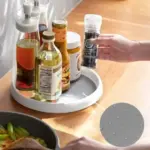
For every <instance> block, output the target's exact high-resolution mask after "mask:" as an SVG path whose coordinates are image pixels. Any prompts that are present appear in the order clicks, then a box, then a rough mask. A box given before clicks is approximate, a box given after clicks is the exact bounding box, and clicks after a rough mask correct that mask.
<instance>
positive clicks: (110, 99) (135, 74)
mask: <svg viewBox="0 0 150 150" xmlns="http://www.w3.org/2000/svg"><path fill="white" fill-rule="evenodd" d="M149 3H150V2H149V0H83V2H82V3H81V4H80V5H79V6H78V7H77V8H76V9H75V10H73V12H72V13H71V14H70V15H69V16H68V22H69V30H72V31H75V32H78V33H79V34H80V35H81V36H82V39H83V35H84V26H83V20H84V15H85V14H87V13H92V14H93V13H94V14H100V15H102V16H103V25H102V29H101V32H102V33H116V34H122V35H124V36H126V37H128V38H129V39H133V40H150V9H149ZM96 71H97V73H98V74H99V75H100V77H101V78H102V81H103V85H104V94H103V97H102V98H101V99H100V101H99V102H98V103H97V104H95V105H93V106H92V107H90V108H88V109H85V110H82V111H79V112H75V113H70V114H45V113H40V112H36V111H32V110H30V109H26V108H24V107H23V106H21V105H19V104H17V103H16V102H15V101H14V100H13V99H12V97H11V96H10V90H9V89H10V84H11V72H9V73H8V74H7V75H5V76H4V77H3V78H2V79H0V110H9V111H19V112H24V113H27V114H31V115H34V116H36V117H39V118H41V119H42V120H44V121H45V122H47V123H48V124H49V125H51V126H52V127H53V128H54V129H56V131H57V133H58V135H59V137H60V141H61V146H64V145H65V144H66V143H68V142H69V141H71V140H73V139H75V138H77V137H81V136H88V137H91V138H93V139H96V140H98V141H101V142H105V141H104V139H103V137H102V135H101V134H100V129H99V122H100V117H101V115H102V113H103V112H104V110H105V109H106V108H107V107H108V106H110V105H111V104H113V103H116V102H128V103H130V104H133V105H134V106H136V107H137V108H138V109H139V110H140V111H141V113H142V114H143V116H144V119H145V130H144V134H143V136H142V138H141V140H140V141H139V142H148V141H150V62H134V63H116V62H110V61H101V60H100V61H98V66H97V68H96Z"/></svg>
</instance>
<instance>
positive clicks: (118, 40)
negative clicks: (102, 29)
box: [92, 34, 136, 62]
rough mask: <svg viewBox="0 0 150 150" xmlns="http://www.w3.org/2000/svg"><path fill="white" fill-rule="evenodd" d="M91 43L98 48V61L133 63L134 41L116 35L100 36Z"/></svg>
mask: <svg viewBox="0 0 150 150" xmlns="http://www.w3.org/2000/svg"><path fill="white" fill-rule="evenodd" d="M92 42H93V43H95V44H97V45H98V46H99V54H98V58H99V59H106V60H112V61H119V62H129V61H133V59H132V55H133V52H134V47H135V45H136V42H135V41H131V40H129V39H127V38H125V37H123V36H121V35H117V34H102V35H100V36H99V38H98V39H95V40H92Z"/></svg>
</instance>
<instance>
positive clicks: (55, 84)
mask: <svg viewBox="0 0 150 150" xmlns="http://www.w3.org/2000/svg"><path fill="white" fill-rule="evenodd" d="M54 41H55V34H54V33H53V32H49V31H44V32H43V44H42V46H41V48H40V51H39V53H38V56H37V58H36V69H37V74H36V76H37V77H36V79H37V82H36V83H37V85H36V88H37V91H38V93H39V95H41V96H42V97H43V98H44V99H45V100H46V101H50V102H55V101H57V100H58V99H59V97H60V96H61V93H62V81H61V80H62V56H61V53H60V52H59V50H58V49H57V48H56V46H55V44H54Z"/></svg>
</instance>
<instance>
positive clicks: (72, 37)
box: [67, 32, 81, 81]
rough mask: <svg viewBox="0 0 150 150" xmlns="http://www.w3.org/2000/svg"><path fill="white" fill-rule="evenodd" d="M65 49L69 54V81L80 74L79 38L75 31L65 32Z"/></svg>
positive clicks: (75, 78) (77, 77)
mask: <svg viewBox="0 0 150 150" xmlns="http://www.w3.org/2000/svg"><path fill="white" fill-rule="evenodd" d="M67 50H68V53H69V56H70V72H71V81H75V80H77V79H79V78H80V76H81V38H80V35H79V34H77V33H75V32H67Z"/></svg>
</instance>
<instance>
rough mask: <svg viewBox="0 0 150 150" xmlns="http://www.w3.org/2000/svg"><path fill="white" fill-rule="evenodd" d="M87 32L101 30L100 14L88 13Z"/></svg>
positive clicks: (85, 23) (85, 19)
mask: <svg viewBox="0 0 150 150" xmlns="http://www.w3.org/2000/svg"><path fill="white" fill-rule="evenodd" d="M84 25H85V32H88V31H89V32H98V33H99V32H100V29H101V25H102V17H101V16H100V15H94V14H87V15H85V18H84Z"/></svg>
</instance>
